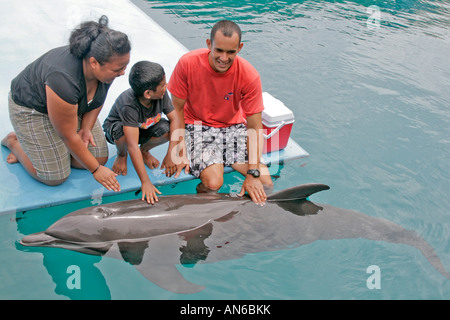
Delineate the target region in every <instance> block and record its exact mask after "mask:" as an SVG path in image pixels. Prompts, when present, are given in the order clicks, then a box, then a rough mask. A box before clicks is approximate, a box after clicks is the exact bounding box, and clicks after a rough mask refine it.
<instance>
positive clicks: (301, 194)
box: [267, 183, 330, 201]
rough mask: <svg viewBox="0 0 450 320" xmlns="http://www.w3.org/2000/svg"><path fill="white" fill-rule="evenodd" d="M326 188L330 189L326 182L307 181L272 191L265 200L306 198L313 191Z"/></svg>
mask: <svg viewBox="0 0 450 320" xmlns="http://www.w3.org/2000/svg"><path fill="white" fill-rule="evenodd" d="M328 189H330V187H329V186H327V185H326V184H321V183H307V184H302V185H300V186H296V187H292V188H288V189H284V190H282V191H279V192H276V193H273V194H271V195H269V196H268V197H267V201H291V200H300V199H306V198H308V197H309V196H310V195H312V194H313V193H316V192H319V191H323V190H328Z"/></svg>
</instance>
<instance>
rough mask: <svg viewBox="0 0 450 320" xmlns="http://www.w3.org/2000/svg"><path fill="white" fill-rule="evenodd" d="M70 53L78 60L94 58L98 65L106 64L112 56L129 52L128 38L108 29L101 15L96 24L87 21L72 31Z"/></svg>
mask: <svg viewBox="0 0 450 320" xmlns="http://www.w3.org/2000/svg"><path fill="white" fill-rule="evenodd" d="M69 45H70V53H72V54H73V55H74V56H76V57H77V58H79V59H85V58H87V59H88V58H90V57H94V58H95V60H97V61H98V62H99V63H100V64H103V63H105V62H108V61H109V59H110V58H111V57H112V56H114V55H118V56H121V55H124V54H127V53H129V52H130V50H131V45H130V41H129V40H128V36H127V35H126V34H125V33H123V32H120V31H115V30H111V29H110V28H109V27H108V17H107V16H105V15H103V16H101V17H100V19H99V21H98V22H95V21H87V22H83V23H81V24H80V26H79V27H78V28H76V29H75V30H73V31H72V34H71V35H70V39H69Z"/></svg>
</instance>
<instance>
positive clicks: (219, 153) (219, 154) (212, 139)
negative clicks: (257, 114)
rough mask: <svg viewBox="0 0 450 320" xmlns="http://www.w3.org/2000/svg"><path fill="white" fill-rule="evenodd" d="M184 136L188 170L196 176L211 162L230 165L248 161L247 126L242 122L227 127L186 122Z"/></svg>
mask: <svg viewBox="0 0 450 320" xmlns="http://www.w3.org/2000/svg"><path fill="white" fill-rule="evenodd" d="M185 136H186V149H187V150H188V156H189V160H190V172H191V174H192V175H193V176H195V177H196V178H198V177H200V174H201V172H202V171H203V170H204V169H205V168H206V167H208V166H210V165H212V164H216V163H222V164H223V165H224V166H231V165H233V164H235V163H246V162H248V154H247V126H246V125H245V124H243V123H241V124H237V125H233V126H230V127H227V128H215V127H209V126H204V125H201V124H195V125H194V124H186V135H185Z"/></svg>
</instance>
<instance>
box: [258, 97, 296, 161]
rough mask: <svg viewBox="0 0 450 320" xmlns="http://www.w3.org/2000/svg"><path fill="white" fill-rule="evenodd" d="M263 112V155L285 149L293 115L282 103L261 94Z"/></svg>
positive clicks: (292, 122)
mask: <svg viewBox="0 0 450 320" xmlns="http://www.w3.org/2000/svg"><path fill="white" fill-rule="evenodd" d="M263 101H264V111H263V112H262V124H263V133H264V149H263V153H270V152H273V151H278V150H282V149H284V148H286V145H287V143H288V140H289V136H290V135H291V129H292V125H293V124H294V113H293V112H292V111H291V110H290V109H289V108H288V107H286V106H285V105H284V103H283V102H281V101H280V100H278V99H276V98H274V97H273V96H271V95H270V94H269V93H267V92H263Z"/></svg>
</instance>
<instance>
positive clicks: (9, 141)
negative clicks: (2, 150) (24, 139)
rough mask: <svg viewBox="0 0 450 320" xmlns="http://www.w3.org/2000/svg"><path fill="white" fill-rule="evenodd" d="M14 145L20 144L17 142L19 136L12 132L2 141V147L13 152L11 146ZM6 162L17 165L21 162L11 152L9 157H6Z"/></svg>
mask: <svg viewBox="0 0 450 320" xmlns="http://www.w3.org/2000/svg"><path fill="white" fill-rule="evenodd" d="M13 143H19V141H18V140H17V136H16V134H15V133H14V132H10V133H8V135H7V136H6V137H5V138H3V140H2V146H5V147H7V148H8V149H9V150H11V144H13ZM6 162H8V163H17V162H19V160H18V159H17V157H16V156H15V155H14V154H13V153H12V152H11V153H10V154H8V156H7V157H6Z"/></svg>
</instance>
